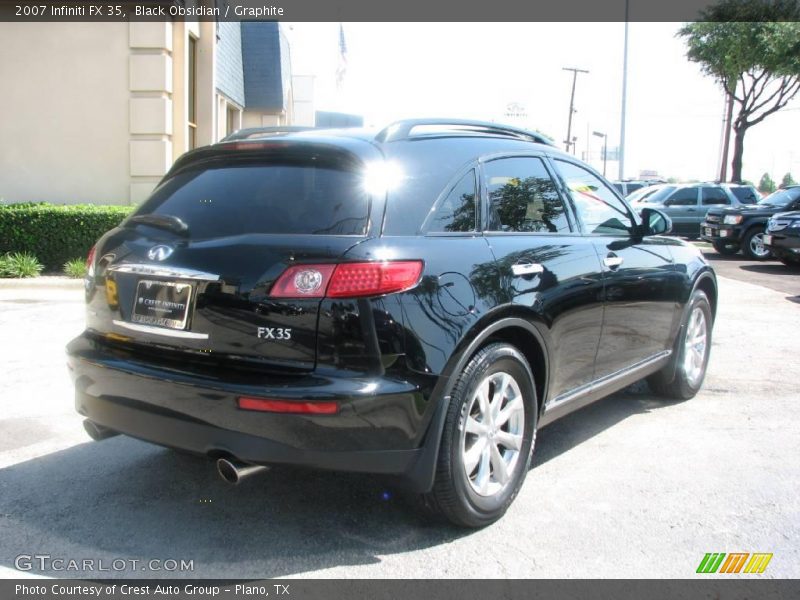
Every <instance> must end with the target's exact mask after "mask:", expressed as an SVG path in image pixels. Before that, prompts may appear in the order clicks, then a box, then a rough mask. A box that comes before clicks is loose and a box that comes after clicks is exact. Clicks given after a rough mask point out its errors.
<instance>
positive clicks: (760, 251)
mask: <svg viewBox="0 0 800 600" xmlns="http://www.w3.org/2000/svg"><path fill="white" fill-rule="evenodd" d="M750 252H752V253H753V255H754V256H757V257H758V258H766V257H767V256H769V249H768V248H766V247H765V246H764V234H763V233H757V234H755V235H754V236H753V237H751V238H750Z"/></svg>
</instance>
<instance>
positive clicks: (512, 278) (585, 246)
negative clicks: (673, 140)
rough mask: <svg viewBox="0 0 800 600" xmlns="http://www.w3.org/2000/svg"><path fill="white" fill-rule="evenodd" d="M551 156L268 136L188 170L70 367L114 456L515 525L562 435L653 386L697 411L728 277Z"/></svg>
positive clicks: (464, 134) (341, 135) (93, 307)
mask: <svg viewBox="0 0 800 600" xmlns="http://www.w3.org/2000/svg"><path fill="white" fill-rule="evenodd" d="M669 229H670V222H669V218H668V217H666V216H665V215H663V214H662V213H659V212H658V211H655V210H649V209H644V210H643V211H642V215H641V217H640V216H639V215H637V214H636V213H635V212H634V211H633V210H631V208H630V207H629V206H628V205H627V204H626V203H625V201H624V200H623V199H622V198H620V197H619V196H618V195H617V193H616V192H615V191H614V189H613V187H612V186H611V185H609V184H608V183H607V182H606V181H605V180H604V179H603V178H602V177H600V176H599V175H598V174H597V173H596V172H595V171H593V170H592V169H591V168H589V167H587V166H586V165H585V164H582V163H580V162H578V161H576V160H575V159H574V158H573V157H572V156H569V155H567V154H564V153H562V152H560V151H558V150H557V149H556V148H554V147H552V146H551V145H549V144H548V143H547V142H546V140H544V139H543V138H541V137H540V136H538V135H537V134H535V133H531V132H528V131H525V130H520V129H516V128H511V127H505V126H501V125H497V124H490V123H480V122H467V121H452V120H434V119H427V120H414V121H401V122H398V123H395V124H393V125H391V126H390V127H388V128H386V129H384V130H382V131H380V132H378V133H376V132H369V131H363V130H342V131H334V130H309V131H294V130H292V131H283V132H281V131H274V130H268V131H261V132H259V131H243V132H241V133H239V134H234V135H233V136H231V138H230V139H228V140H226V141H223V142H220V143H218V144H214V145H212V146H208V147H204V148H199V149H197V150H194V151H191V152H189V153H187V154H186V155H184V156H183V157H182V158H180V159H179V160H178V161H177V162H176V164H175V165H174V166H173V168H172V169H171V170H170V172H169V173H168V174H167V175H166V176H165V177H164V179H163V181H162V182H161V183H160V184H159V186H158V187H157V188H156V189H155V191H154V192H153V194H152V196H151V197H150V198H149V199H148V200H147V201H146V202H144V204H142V205H141V206H140V207H139V209H138V210H136V212H135V213H134V214H133V215H132V216H131V217H129V218H128V219H127V220H126V221H125V222H123V223H122V224H121V225H120V226H119V227H117V228H116V229H113V230H111V231H109V232H108V233H107V234H105V235H104V236H103V237H102V238H101V239H100V240H99V241H98V242H97V245H96V246H95V247H94V249H93V250H92V252H91V253H90V255H89V268H90V270H89V275H88V277H87V280H86V302H87V324H86V330H85V331H84V332H83V333H82V334H81V335H80V336H79V337H78V338H76V339H75V340H73V341H72V342H70V344H69V346H68V354H69V366H70V370H71V373H72V377H73V379H74V382H75V389H76V400H75V402H76V407H77V410H78V412H79V413H81V414H82V415H84V416H85V417H86V419H87V420H86V422H85V425H86V428H87V430H88V431H89V432H90V434H92V436H93V437H95V438H96V439H101V438H103V437H108V436H110V435H114V434H116V433H124V434H127V435H130V436H133V437H136V438H139V439H142V440H147V441H150V442H154V443H157V444H162V445H164V446H169V447H174V448H178V449H183V450H186V451H190V452H195V453H200V454H204V455H207V456H209V457H213V458H217V459H219V462H218V467H219V469H220V472H221V474H222V475H223V476H224V477H226V478H228V479H229V480H236V479H237V478H238V477H241V476H244V475H246V474H247V473H249V472H253V471H257V470H258V469H259V467H260V466H263V465H269V464H272V463H283V464H294V465H304V466H311V467H318V468H324V469H334V470H344V471H361V472H368V473H376V474H386V475H393V476H395V477H396V478H397V480H398V481H399V482H400V483H402V484H404V485H405V486H406V487H407V488H409V489H410V490H411V491H413V492H416V493H419V494H421V495H422V497H423V499H424V500H425V504H426V505H427V506H428V507H430V508H433V509H435V510H437V511H439V512H440V513H442V514H443V515H445V516H446V517H447V518H448V519H450V520H451V521H453V522H455V523H457V524H460V525H464V526H471V527H477V526H482V525H486V524H488V523H491V522H492V521H494V520H496V519H498V518H499V517H500V516H502V514H503V513H504V512H505V510H506V509H507V508H508V506H509V505H510V504H511V502H512V501H513V499H514V497H515V496H516V494H517V492H518V490H519V489H520V486H521V485H522V483H523V480H524V479H525V476H526V474H527V472H528V468H529V465H530V460H531V454H532V449H533V444H534V440H535V437H536V436H535V434H536V431H537V428H538V427H542V426H543V425H545V424H547V423H549V422H551V421H553V420H554V419H557V418H559V417H561V416H562V415H565V414H566V413H568V412H570V411H573V410H575V409H577V408H580V407H582V406H584V405H586V404H588V403H589V402H592V401H594V400H597V399H599V398H601V397H603V396H606V395H608V394H610V393H612V392H614V391H616V390H619V389H620V388H623V387H624V386H627V385H629V384H630V383H632V382H634V381H636V380H639V379H642V378H644V377H647V378H648V381H649V382H650V384H651V386H652V387H653V389H654V390H655V391H656V392H658V393H660V394H662V395H665V396H668V397H672V398H690V397H691V396H693V395H694V394H695V393H696V392H697V391H698V389H699V388H700V386H701V384H702V382H703V378H704V375H705V371H706V365H707V364H708V356H709V349H710V346H711V331H712V324H713V320H714V313H715V308H716V304H717V285H716V279H715V276H714V273H713V271H712V269H711V268H710V267H709V266H708V264H706V261H705V260H704V259H703V257H702V256H701V254H700V253H699V252H698V251H697V250H696V249H695V248H694V247H692V246H691V245H687V244H686V243H684V242H682V241H679V240H677V239H673V238H670V237H662V236H657V235H656V234H663V233H668V232H669Z"/></svg>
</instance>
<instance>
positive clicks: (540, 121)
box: [284, 23, 800, 183]
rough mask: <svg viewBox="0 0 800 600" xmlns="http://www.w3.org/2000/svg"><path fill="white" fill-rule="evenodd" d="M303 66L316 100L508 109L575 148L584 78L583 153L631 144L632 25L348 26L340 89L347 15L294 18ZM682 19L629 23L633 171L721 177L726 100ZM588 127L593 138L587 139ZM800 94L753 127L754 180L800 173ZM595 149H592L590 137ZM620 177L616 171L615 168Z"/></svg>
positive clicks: (373, 115) (393, 112)
mask: <svg viewBox="0 0 800 600" xmlns="http://www.w3.org/2000/svg"><path fill="white" fill-rule="evenodd" d="M284 26H285V31H286V33H287V35H288V37H289V40H290V43H291V52H292V70H293V72H294V74H297V75H300V74H303V75H314V76H315V108H316V109H317V110H338V111H344V112H351V113H355V114H359V115H362V116H363V117H364V119H365V123H366V124H367V125H375V126H378V125H383V124H387V123H388V122H391V121H392V120H396V119H400V118H406V117H442V116H446V117H459V118H475V119H481V120H492V121H498V122H502V121H506V122H509V119H507V118H505V117H504V112H505V109H506V106H507V105H508V104H509V103H512V102H516V103H520V104H522V105H524V107H525V109H526V111H527V115H528V116H527V119H525V120H524V122H523V121H516V122H515V123H516V124H520V125H523V126H526V127H530V128H535V129H538V130H540V131H542V132H544V133H546V134H548V135H550V136H552V137H553V138H555V140H556V141H557V142H558V143H559V145H561V146H562V147H563V143H562V141H563V140H564V139H565V136H566V130H567V116H568V109H569V95H570V89H571V85H572V75H571V73H568V72H566V71H563V70H562V67H578V68H581V69H586V70H588V71H590V72H589V74H581V75H579V76H578V83H577V88H576V92H575V108H576V109H577V112H576V113H575V115H574V118H573V128H572V134H573V135H574V136H577V137H578V139H577V142H576V144H577V155H578V156H579V157H582V155H583V153H584V152H586V151H587V149H588V151H589V152H590V153H591V158H592V160H591V162H592V164H593V165H594V166H595V167H597V168H600V169H602V162H601V160H600V148H601V145H602V139H600V138H598V137H594V136H592V135H591V132H592V131H601V132H606V133H607V134H608V145H609V148H612V147H615V146H617V145H618V144H619V134H620V99H621V92H622V55H623V34H624V24H622V23H344V24H343V27H344V32H345V40H346V45H347V71H346V75H345V79H344V83H343V85H342V86H341V88H337V86H336V69H337V65H338V64H339V24H338V23H286V24H284ZM679 27H680V24H679V23H631V24H630V25H629V36H630V37H629V58H628V61H629V62H628V117H627V126H626V127H627V134H626V141H627V144H626V160H625V163H626V166H625V176H626V177H637V176H638V175H639V173H640V171H641V170H643V169H644V170H652V171H657V172H658V173H659V175H661V176H664V177H677V178H681V179H699V180H706V179H714V178H716V176H717V173H718V161H719V150H720V140H721V125H722V112H723V97H722V93H721V91H720V89H719V88H718V86H717V85H716V84H715V83H714V81H713V80H712V79H711V78H708V77H704V76H702V75H701V73H700V69H699V66H698V65H697V64H694V63H690V62H689V61H688V60H686V57H685V48H684V44H683V41H682V40H681V39H679V38H676V37H675V32H676V31H677V30H678V28H679ZM587 132H588V135H587ZM798 134H800V98H795V99H794V100H793V101H792V103H790V105H789V106H788V107H787V108H786V109H784V111H782V112H781V113H778V114H775V115H771V116H770V117H767V119H766V120H765V121H763V122H762V123H761V124H760V125H758V126H756V127H755V128H753V129H751V130H750V131H749V132H748V134H747V138H746V141H745V157H744V176H745V178H747V179H750V180H752V181H755V182H756V183H757V182H758V180H759V179H760V177H761V174H762V173H764V172H765V171H768V172H770V174H771V175H772V177H773V178H774V179H776V180H780V178H782V177H783V175H784V173H786V172H787V171H791V172H792V174H793V175H794V177H795V179H797V180H800V146H798V145H797V140H798ZM587 144H588V146H587ZM608 167H609V168H608V175H609V178H611V179H613V178H615V177H616V175H617V165H616V163H609V165H608Z"/></svg>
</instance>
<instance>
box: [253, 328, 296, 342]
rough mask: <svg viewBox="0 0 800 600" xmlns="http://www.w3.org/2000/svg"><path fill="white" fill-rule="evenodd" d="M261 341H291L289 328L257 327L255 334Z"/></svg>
mask: <svg viewBox="0 0 800 600" xmlns="http://www.w3.org/2000/svg"><path fill="white" fill-rule="evenodd" d="M256 335H257V336H258V337H259V338H260V339H262V340H284V341H286V340H290V339H292V329H291V327H289V328H286V329H284V328H283V327H259V328H258V333H257V334H256Z"/></svg>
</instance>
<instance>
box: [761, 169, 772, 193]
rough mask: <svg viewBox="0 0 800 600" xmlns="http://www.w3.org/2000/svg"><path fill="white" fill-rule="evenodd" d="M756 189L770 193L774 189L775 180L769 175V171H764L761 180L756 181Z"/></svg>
mask: <svg viewBox="0 0 800 600" xmlns="http://www.w3.org/2000/svg"><path fill="white" fill-rule="evenodd" d="M758 191H759V192H761V193H762V194H771V193H772V192H774V191H775V182H774V181H773V180H772V177H770V176H769V173H764V174H763V175H762V176H761V181H759V182H758Z"/></svg>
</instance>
